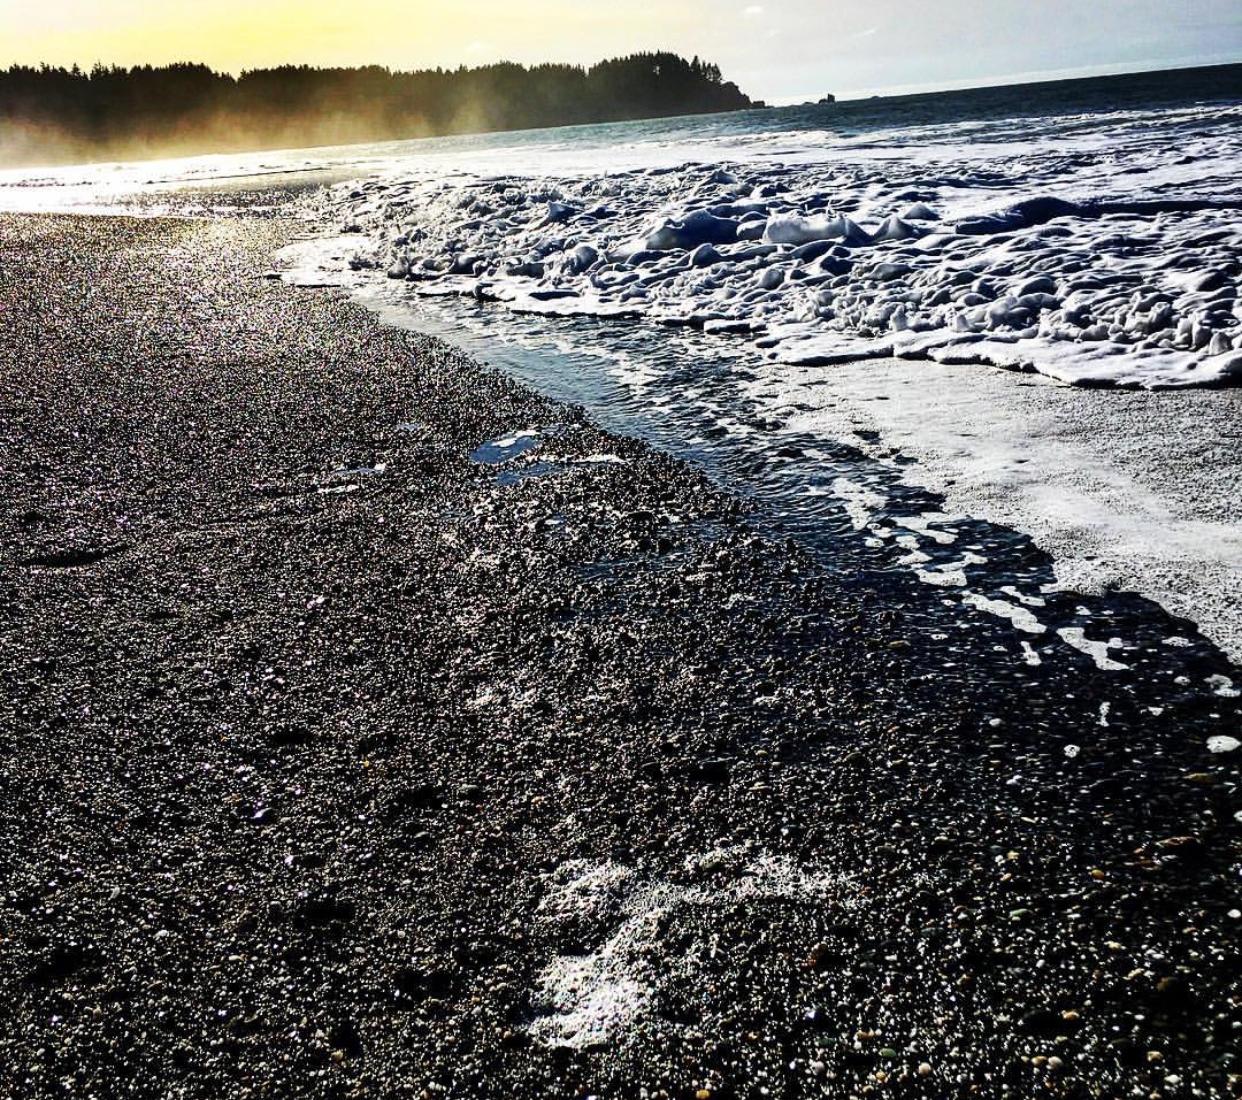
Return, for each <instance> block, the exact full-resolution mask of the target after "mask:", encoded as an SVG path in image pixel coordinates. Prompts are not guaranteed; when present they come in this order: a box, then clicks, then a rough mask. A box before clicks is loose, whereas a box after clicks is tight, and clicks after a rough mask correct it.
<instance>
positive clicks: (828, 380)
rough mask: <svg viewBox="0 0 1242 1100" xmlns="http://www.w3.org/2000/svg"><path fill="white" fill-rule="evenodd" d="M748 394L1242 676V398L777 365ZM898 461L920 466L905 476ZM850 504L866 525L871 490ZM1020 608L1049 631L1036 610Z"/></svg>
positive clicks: (1060, 579)
mask: <svg viewBox="0 0 1242 1100" xmlns="http://www.w3.org/2000/svg"><path fill="white" fill-rule="evenodd" d="M752 386H753V390H754V392H755V394H756V396H757V398H758V399H759V400H761V401H763V402H765V403H766V405H767V407H769V408H770V409H771V410H772V411H773V412H779V413H781V415H782V416H783V417H784V419H785V428H786V430H787V431H789V432H791V433H799V434H805V433H810V434H813V435H815V434H818V435H821V436H824V437H826V438H831V439H836V440H841V441H845V442H849V443H851V444H852V445H854V446H856V447H859V448H860V449H863V450H864V451H868V452H870V453H872V454H873V455H874V456H875V457H876V458H877V459H879V460H880V461H882V462H886V463H888V464H889V465H890V467H891V468H892V469H894V470H896V471H898V472H899V474H900V476H901V478H902V479H903V480H904V481H906V482H907V483H910V484H915V485H918V486H920V487H923V488H929V489H932V490H934V491H936V492H939V493H942V494H943V495H944V497H945V507H946V508H948V509H949V510H951V511H954V512H957V511H960V512H962V513H967V514H970V515H972V516H976V517H978V518H980V519H984V520H988V521H990V522H993V523H997V524H1001V525H1003V526H1006V527H1011V528H1014V529H1016V530H1019V531H1023V532H1026V533H1027V534H1029V535H1030V536H1031V537H1032V538H1033V540H1034V541H1035V543H1036V544H1037V545H1038V546H1040V547H1041V548H1043V549H1044V550H1046V551H1048V552H1049V554H1051V555H1052V557H1053V568H1054V570H1055V575H1056V578H1057V583H1058V586H1059V587H1061V588H1063V589H1065V590H1070V591H1079V592H1088V593H1100V592H1107V591H1131V592H1137V593H1139V594H1141V595H1144V596H1147V597H1149V598H1151V599H1153V600H1155V601H1156V602H1157V603H1159V604H1160V605H1161V606H1163V607H1164V608H1165V609H1166V610H1168V611H1170V612H1171V613H1173V614H1174V615H1177V616H1180V617H1183V618H1186V619H1189V620H1191V621H1192V622H1194V623H1196V624H1197V625H1198V626H1199V628H1200V630H1201V631H1202V632H1203V634H1204V635H1206V636H1207V637H1208V638H1210V639H1211V640H1212V641H1214V642H1215V643H1216V644H1217V645H1218V646H1220V647H1221V649H1222V650H1224V652H1225V653H1227V654H1228V655H1229V656H1230V657H1231V659H1233V660H1235V661H1242V496H1239V494H1238V490H1237V487H1238V485H1239V484H1242V448H1240V447H1239V446H1238V438H1239V437H1238V432H1239V425H1242V391H1238V390H1230V391H1228V392H1206V391H1182V392H1178V393H1161V394H1153V393H1145V392H1141V391H1127V392H1108V391H1082V390H1070V389H1068V388H1066V387H1064V386H1060V385H1057V384H1056V383H1055V382H1052V381H1050V380H1047V379H1041V378H1039V377H1031V378H1029V379H1027V380H1025V381H1024V382H1023V383H1022V384H1015V380H1014V378H1013V377H1012V376H1011V375H1008V374H1005V373H1002V372H1000V371H988V370H980V369H979V368H978V367H977V366H964V365H957V366H954V365H948V364H940V363H914V362H907V361H901V360H891V359H890V360H884V361H874V362H863V363H854V364H849V365H842V366H837V367H833V368H831V369H829V370H824V369H822V368H815V369H812V368H800V369H797V370H790V369H789V368H787V367H778V366H775V365H772V366H769V367H768V368H766V369H765V370H764V371H762V372H761V373H760V376H759V377H758V378H757V379H756V380H755V381H754V382H753V383H752ZM859 432H861V433H863V435H859V434H857V433H859ZM872 433H875V434H874V435H873V434H872ZM894 449H896V450H897V451H899V452H900V454H901V455H902V456H905V457H907V458H912V459H915V460H916V461H915V462H914V463H912V464H896V463H893V461H892V453H893V451H894ZM850 491H851V493H852V497H853V503H852V506H853V508H854V510H855V511H856V512H859V514H858V515H857V516H855V517H854V522H855V523H856V524H858V525H860V526H866V524H867V523H869V521H870V515H869V514H868V515H863V514H862V513H861V511H860V509H861V508H862V507H863V501H865V500H866V501H870V500H871V497H869V496H868V495H867V494H869V493H871V494H873V490H871V489H869V487H867V486H865V485H862V484H858V483H855V484H853V485H852V486H851V488H850ZM851 514H852V515H853V513H851ZM929 529H935V528H934V525H933V526H932V527H931V528H929ZM1014 595H1015V602H1014V604H1013V605H1012V606H1013V609H1014V612H1015V613H1016V612H1017V609H1018V607H1019V606H1020V605H1021V604H1023V603H1028V604H1029V605H1030V607H1031V614H1032V619H1031V620H1030V623H1028V626H1029V625H1031V624H1033V623H1034V622H1037V621H1038V614H1039V607H1038V605H1037V604H1035V603H1034V602H1032V601H1031V598H1030V597H1029V596H1028V597H1027V599H1026V600H1023V599H1021V596H1020V595H1019V594H1018V593H1016V592H1015V593H1014ZM984 610H998V609H992V608H985V609H984ZM1006 614H1007V615H1008V611H1006ZM1010 617H1012V616H1010ZM1015 625H1018V624H1017V623H1016V620H1015ZM1062 641H1064V642H1066V643H1067V644H1071V645H1075V646H1076V647H1077V648H1081V649H1083V651H1084V652H1088V648H1087V647H1088V646H1089V647H1092V648H1091V649H1090V655H1091V656H1092V657H1093V658H1094V659H1097V663H1100V664H1101V667H1114V666H1116V665H1117V664H1122V663H1124V662H1121V661H1118V660H1117V659H1116V658H1115V657H1114V656H1109V654H1108V652H1107V647H1106V648H1105V649H1103V650H1100V649H1099V646H1100V644H1101V643H1099V642H1089V641H1085V640H1083V639H1080V638H1076V637H1069V638H1067V637H1065V636H1064V633H1062ZM1170 644H1173V643H1172V642H1170Z"/></svg>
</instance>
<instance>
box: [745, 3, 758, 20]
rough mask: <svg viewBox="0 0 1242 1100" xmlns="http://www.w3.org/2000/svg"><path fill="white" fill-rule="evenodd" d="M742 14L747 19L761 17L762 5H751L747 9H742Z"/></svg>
mask: <svg viewBox="0 0 1242 1100" xmlns="http://www.w3.org/2000/svg"><path fill="white" fill-rule="evenodd" d="M742 14H743V15H744V16H745V17H746V18H747V19H758V18H760V17H761V16H762V15H763V5H762V4H751V5H749V6H748V7H745V8H743V9H742Z"/></svg>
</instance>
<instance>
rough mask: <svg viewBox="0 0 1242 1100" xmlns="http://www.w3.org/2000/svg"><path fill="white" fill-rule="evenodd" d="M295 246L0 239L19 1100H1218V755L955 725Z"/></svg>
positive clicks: (252, 226)
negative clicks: (320, 280)
mask: <svg viewBox="0 0 1242 1100" xmlns="http://www.w3.org/2000/svg"><path fill="white" fill-rule="evenodd" d="M294 232H296V228H295V227H294V226H291V225H290V224H288V223H286V222H283V221H280V220H271V221H258V220H246V219H234V220H217V221H208V220H198V221H196V220H171V219H169V220H159V219H128V218H71V217H17V216H0V332H2V333H3V336H4V339H3V341H0V487H2V489H3V497H2V498H0V499H2V502H3V503H2V508H0V530H2V537H0V677H2V678H3V688H4V690H3V693H0V731H2V733H3V736H2V737H0V795H2V797H3V801H2V803H0V805H2V810H0V1095H3V1096H13V1097H22V1098H27V1097H28V1098H42V1097H74V1098H88V1097H94V1098H99V1100H112V1098H119V1097H137V1098H146V1097H150V1098H153V1100H154V1098H165V1097H177V1098H182V1097H185V1098H199V1097H202V1098H213V1100H216V1098H222V1097H254V1098H259V1097H270V1098H273V1100H276V1098H279V1100H285V1098H294V1097H325V1098H326V1097H332V1098H337V1097H339V1098H353V1097H384V1098H388V1097H394V1098H397V1097H428V1098H433V1097H448V1098H452V1097H488V1096H496V1097H536V1096H538V1097H579V1096H581V1097H586V1096H600V1097H614V1096H615V1097H639V1096H647V1097H672V1098H678V1100H682V1098H693V1100H708V1098H713V1097H721V1098H724V1097H761V1096H764V1097H804V1096H805V1097H811V1096H826V1097H842V1098H845V1097H855V1096H864V1095H868V1096H895V1097H905V1096H922V1097H950V1096H963V1097H967V1096H978V1097H995V1096H1009V1097H1024V1096H1040V1097H1044V1096H1057V1097H1121V1096H1138V1097H1153V1098H1155V1097H1166V1096H1167V1097H1171V1098H1172V1097H1189V1096H1196V1097H1220V1096H1227V1095H1231V1094H1232V1093H1234V1092H1236V1091H1237V1090H1238V1087H1239V1077H1238V1076H1237V1075H1238V1074H1240V1073H1242V1062H1239V1058H1238V1050H1239V1040H1240V1038H1242V999H1240V992H1239V990H1240V986H1239V978H1240V975H1242V967H1240V964H1239V954H1238V950H1237V948H1238V932H1239V930H1240V929H1242V918H1240V914H1239V911H1238V906H1239V904H1242V903H1240V900H1239V898H1238V896H1237V892H1238V875H1237V861H1238V857H1239V819H1238V815H1239V812H1240V811H1242V799H1240V797H1239V791H1238V785H1237V779H1238V776H1237V759H1238V753H1237V752H1236V751H1228V746H1227V744H1225V743H1223V742H1219V741H1218V742H1217V745H1216V748H1217V749H1222V750H1225V751H1215V752H1211V753H1208V752H1205V750H1204V742H1203V739H1202V738H1200V737H1198V736H1197V735H1192V733H1193V730H1195V729H1197V728H1198V727H1197V726H1196V725H1195V722H1196V721H1197V720H1198V718H1197V715H1195V714H1192V713H1190V712H1189V711H1188V712H1187V713H1186V714H1185V715H1179V714H1177V713H1165V714H1163V715H1154V714H1149V713H1140V708H1139V707H1138V706H1137V704H1135V705H1134V707H1133V708H1131V709H1132V711H1133V712H1131V711H1129V710H1127V706H1128V704H1127V703H1126V702H1125V700H1124V698H1123V699H1120V700H1118V698H1117V695H1116V694H1115V693H1112V694H1109V695H1108V698H1109V699H1110V700H1111V701H1112V710H1111V712H1109V717H1108V720H1107V721H1101V720H1100V719H1099V718H1097V717H1096V715H1097V713H1098V711H1099V707H1098V703H1097V702H1096V700H1097V698H1099V699H1102V698H1104V695H1103V694H1102V692H1103V690H1104V689H1103V687H1102V686H1101V685H1102V677H1101V675H1100V673H1099V672H1098V670H1096V669H1095V668H1094V666H1093V665H1091V663H1090V662H1089V661H1086V660H1085V659H1084V661H1083V662H1082V668H1081V671H1080V672H1079V673H1078V674H1077V679H1076V680H1075V681H1074V682H1073V683H1072V684H1071V685H1070V686H1071V687H1072V689H1073V690H1072V692H1070V693H1068V694H1070V695H1072V696H1073V697H1074V706H1073V707H1068V706H1067V705H1066V701H1065V699H1064V698H1062V697H1061V695H1060V694H1058V695H1057V696H1056V697H1054V696H1053V695H1051V694H1050V693H1048V692H1041V691H1039V690H1034V689H1032V690H1026V689H1025V688H1024V684H1028V683H1034V681H1029V682H1027V681H1023V680H1022V679H1021V677H1022V676H1023V675H1025V674H1024V673H1023V672H1021V670H1017V671H1015V672H1014V674H1013V677H1014V678H1013V680H1012V681H1011V682H1005V683H997V682H989V681H986V680H984V679H980V681H979V682H978V683H974V682H971V681H969V680H966V681H962V680H955V681H954V685H953V689H952V690H951V691H946V690H944V689H943V686H942V680H941V678H940V677H939V675H938V665H937V663H936V660H935V659H933V657H932V656H931V655H930V654H929V653H927V652H925V650H924V648H923V647H922V646H921V644H920V642H919V640H918V639H917V638H911V637H910V632H909V631H907V630H904V629H903V623H902V619H901V615H900V614H899V613H898V612H897V611H895V610H894V609H893V607H892V606H891V605H890V603H889V602H888V601H887V600H886V599H885V589H884V583H885V582H884V580H883V579H882V578H850V577H842V576H840V575H835V576H830V575H825V574H824V572H823V571H822V570H820V569H817V568H816V567H815V566H814V564H813V563H812V562H811V561H810V560H809V559H808V558H806V557H805V556H804V555H803V554H802V553H801V552H800V551H799V549H798V547H797V546H796V545H792V544H780V545H775V544H773V543H772V542H771V541H770V540H765V539H763V538H760V537H758V536H757V535H756V534H755V531H754V526H753V524H752V523H751V522H750V519H749V518H748V511H749V510H748V506H747V505H746V503H745V502H744V501H742V500H739V499H737V498H734V497H731V496H729V495H727V494H725V493H723V492H721V491H719V490H718V489H716V488H715V487H713V486H712V485H711V484H710V483H709V482H708V481H707V480H706V479H705V478H704V477H703V476H701V475H700V474H699V473H697V472H696V471H695V470H693V469H692V468H690V467H689V466H686V465H684V464H681V463H678V462H676V461H674V460H673V459H671V458H669V457H667V456H663V455H661V454H659V453H656V452H654V451H652V450H650V449H648V448H646V447H645V446H643V445H641V444H640V443H637V442H635V441H631V440H626V439H621V438H617V437H615V436H611V435H608V434H606V433H604V432H602V431H600V430H599V429H597V428H596V427H594V426H593V425H592V423H591V422H590V420H589V418H588V417H587V416H586V414H585V413H584V412H583V411H582V410H580V409H575V408H568V407H565V406H563V405H558V404H556V403H553V402H551V401H548V400H546V399H544V398H541V397H540V396H538V395H537V394H534V393H532V392H530V391H528V390H526V389H523V388H521V387H520V386H518V385H516V384H515V383H513V382H511V381H509V380H507V379H506V378H505V377H503V376H502V375H499V374H497V373H494V372H490V371H488V370H487V369H485V368H484V367H483V366H481V365H479V364H476V363H474V362H471V361H470V360H468V359H466V358H464V357H463V356H461V355H460V354H458V353H456V352H454V351H453V350H452V349H450V348H448V347H447V346H445V345H443V344H441V343H438V342H436V341H434V340H431V339H427V338H424V337H420V336H418V335H416V334H412V333H408V332H400V331H397V330H395V329H388V328H384V327H382V326H381V325H380V324H379V323H378V322H377V321H376V320H375V319H374V318H372V317H371V316H369V315H368V314H367V313H365V312H364V311H363V310H362V309H360V308H359V307H358V306H356V305H354V304H351V303H350V302H349V301H347V300H346V299H345V298H344V297H342V296H341V295H339V294H337V293H335V292H332V291H314V290H295V289H291V288H288V287H285V286H283V285H281V284H279V283H276V282H273V281H270V280H265V279H264V278H262V277H261V274H262V273H263V272H264V271H265V270H267V269H268V268H269V267H270V263H271V259H270V257H271V254H272V253H273V251H274V250H275V249H276V248H277V247H278V246H279V245H281V244H283V243H285V242H286V241H287V240H288V239H290V236H291V235H292V234H293V233H294ZM523 433H532V434H523ZM488 444H491V445H492V446H490V447H488V446H486V445H488ZM1063 686H1064V684H1062V687H1063ZM1235 732H1238V733H1239V736H1242V731H1235ZM1234 746H1235V748H1236V742H1234Z"/></svg>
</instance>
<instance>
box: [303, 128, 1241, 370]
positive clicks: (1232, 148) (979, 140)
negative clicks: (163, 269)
mask: <svg viewBox="0 0 1242 1100" xmlns="http://www.w3.org/2000/svg"><path fill="white" fill-rule="evenodd" d="M1239 122H1242V108H1237V107H1225V108H1219V107H1218V108H1212V109H1207V108H1179V109H1164V110H1153V111H1138V112H1124V113H1123V112H1115V113H1112V114H1102V115H1093V116H1064V117H1052V118H1036V119H1011V120H1007V122H1006V125H1005V126H1003V127H1000V126H991V127H980V126H978V125H976V124H961V123H959V124H952V125H950V124H943V125H938V126H925V127H912V128H907V129H902V130H892V131H888V132H880V133H873V134H870V135H868V138H867V140H866V141H860V140H854V139H835V138H834V137H833V135H831V134H826V133H823V132H803V133H791V134H785V135H775V136H774V135H766V136H765V137H764V138H763V140H754V141H750V142H742V141H736V142H733V143H731V144H730V143H726V142H721V143H719V144H718V145H716V146H714V147H712V149H711V151H712V152H713V153H716V154H718V155H719V159H718V160H714V161H713V162H710V163H703V162H702V160H701V159H700V160H696V161H694V162H692V163H684V164H676V163H670V151H669V150H668V149H667V148H664V147H662V146H661V147H659V149H658V151H657V154H658V155H653V154H652V149H649V148H646V147H644V146H641V145H639V146H636V147H635V148H634V149H632V150H629V151H623V152H621V153H618V152H616V151H612V152H611V153H610V154H609V155H608V156H601V158H600V160H599V165H598V167H597V168H596V169H595V170H591V168H590V167H589V166H584V165H583V164H581V163H576V164H575V166H574V169H573V171H560V172H558V171H555V170H554V169H556V168H557V164H556V160H555V158H554V157H553V158H548V157H547V156H546V155H544V157H543V159H542V160H541V161H540V162H539V164H538V167H539V168H540V169H541V172H540V174H537V175H536V174H529V175H527V174H524V173H522V172H521V171H520V168H521V164H520V162H519V161H512V160H511V161H508V162H506V163H507V166H508V167H510V168H511V169H513V170H512V171H510V172H508V173H507V174H506V175H504V176H489V175H486V174H484V172H483V171H482V170H481V165H476V166H474V169H475V170H472V171H466V172H459V173H456V174H453V175H446V174H445V172H444V170H443V165H439V164H436V165H434V166H432V165H426V164H420V163H419V162H418V161H417V160H416V159H415V158H412V159H411V160H410V161H408V162H405V163H401V164H397V165H394V166H390V167H389V169H388V171H387V172H386V173H385V174H384V175H383V176H380V177H376V178H372V179H369V180H367V181H365V182H361V183H357V182H355V183H350V184H345V185H341V186H339V187H336V188H333V189H330V190H329V191H328V192H327V193H326V195H325V196H324V197H321V198H320V200H319V202H320V207H319V213H320V216H321V217H322V218H323V219H324V220H325V221H326V222H327V223H329V224H330V223H336V227H337V228H340V227H342V226H343V227H345V228H346V229H347V230H348V231H349V233H350V234H351V235H352V236H353V237H354V239H355V242H356V243H355V245H354V246H353V247H352V248H351V250H350V262H351V265H352V267H353V268H355V269H356V270H359V271H364V272H365V271H372V270H374V271H376V272H379V273H383V274H386V275H387V276H389V277H390V278H393V279H404V280H408V281H409V282H411V283H413V284H415V285H416V287H417V289H418V291H419V292H421V293H432V294H463V295H469V296H472V297H475V298H480V299H487V300H494V301H497V302H501V303H504V304H505V305H507V306H508V307H509V308H512V309H515V310H521V311H524V312H530V313H541V314H548V315H574V316H581V315H595V316H601V317H641V318H645V319H647V320H649V321H651V322H657V323H660V324H664V325H686V326H693V327H695V328H698V329H702V330H703V331H705V332H707V333H709V334H715V335H717V336H719V337H720V338H721V339H725V338H728V339H734V340H736V339H745V340H749V341H751V342H753V344H754V346H755V348H756V350H757V351H758V352H760V353H762V354H763V355H765V356H766V357H768V358H770V359H772V360H774V361H776V362H784V363H789V364H801V365H823V366H829V365H831V364H834V363H838V362H844V361H849V360H855V359H859V358H868V357H880V356H885V357H887V356H898V357H907V358H923V359H934V360H940V361H944V362H948V363H976V362H977V363H986V364H991V365H994V366H998V367H1006V368H1012V369H1020V370H1037V371H1040V372H1042V373H1044V374H1047V375H1050V376H1052V377H1054V378H1057V379H1060V380H1062V381H1064V382H1068V383H1073V384H1077V385H1117V386H1131V387H1145V388H1153V389H1154V388H1169V387H1181V386H1209V385H1223V384H1237V383H1239V382H1242V304H1240V303H1239V300H1238V286H1239V281H1240V279H1242V262H1240V257H1242V248H1240V246H1242V223H1240V222H1239V218H1238V213H1239V210H1240V209H1242V183H1240V182H1239V180H1240V179H1242V173H1240V172H1239V171H1238V169H1239V166H1240V165H1242V126H1239V125H1238V124H1239ZM694 151H695V152H696V153H698V154H700V156H701V154H702V153H703V152H704V150H703V149H696V150H694Z"/></svg>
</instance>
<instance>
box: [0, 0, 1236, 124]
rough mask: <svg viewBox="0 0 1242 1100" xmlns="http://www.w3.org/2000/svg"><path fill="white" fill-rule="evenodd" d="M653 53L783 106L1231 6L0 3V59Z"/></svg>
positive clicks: (1013, 1)
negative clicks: (706, 66) (705, 63)
mask: <svg viewBox="0 0 1242 1100" xmlns="http://www.w3.org/2000/svg"><path fill="white" fill-rule="evenodd" d="M655 48H667V49H673V50H677V51H679V52H681V53H684V54H687V55H690V54H696V53H697V54H699V55H701V56H704V57H708V58H711V59H712V60H714V61H717V62H718V63H719V64H720V66H721V67H722V68H723V69H724V71H725V74H726V75H727V76H728V77H730V78H732V79H734V80H736V81H737V82H738V83H739V84H740V85H741V86H742V87H743V88H744V89H745V90H746V91H748V92H750V93H751V94H752V95H755V96H758V97H762V98H766V99H769V100H771V101H773V102H782V101H788V100H791V99H800V98H805V97H818V96H820V95H822V94H823V93H824V92H826V91H833V92H836V93H838V94H841V93H853V94H860V93H868V92H887V91H896V90H901V89H906V88H923V87H949V86H954V85H963V84H988V83H995V82H998V81H1005V80H1012V79H1015V78H1017V77H1020V76H1024V75H1052V74H1055V73H1060V72H1066V71H1069V72H1080V71H1083V70H1089V71H1107V70H1109V69H1112V70H1125V69H1138V68H1153V67H1165V66H1169V65H1178V64H1201V63H1203V64H1206V63H1211V62H1216V61H1233V60H1242V0H161V2H160V3H158V4H156V3H152V2H151V0H41V2H39V3H37V4H36V3H32V2H31V0H0V65H6V64H8V63H10V62H14V61H21V62H35V61H49V62H52V63H55V64H71V63H73V62H77V63H78V64H81V65H84V66H89V65H90V64H92V63H93V62H95V61H103V62H105V63H119V64H136V63H140V62H151V63H156V64H158V63H163V62H168V61H181V60H194V61H205V62H207V63H208V64H211V65H214V66H215V67H217V68H220V69H227V70H230V71H234V72H235V71H237V70H239V69H241V68H248V67H256V66H261V65H269V64H278V63H281V62H290V61H292V62H308V63H311V64H362V63H367V62H374V63H378V64H384V65H389V66H392V67H394V68H415V67H422V66H435V65H446V66H454V65H458V64H461V63H466V64H476V63H479V62H484V61H492V60H498V59H502V58H504V59H510V60H515V61H525V62H533V61H549V60H556V61H581V62H589V61H595V60H598V59H600V58H602V57H609V56H615V55H617V54H622V53H628V52H632V51H634V50H639V49H655Z"/></svg>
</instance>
